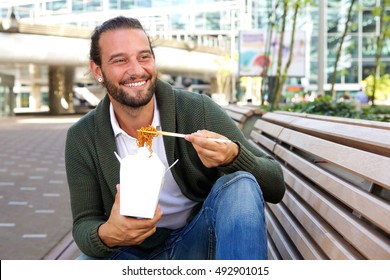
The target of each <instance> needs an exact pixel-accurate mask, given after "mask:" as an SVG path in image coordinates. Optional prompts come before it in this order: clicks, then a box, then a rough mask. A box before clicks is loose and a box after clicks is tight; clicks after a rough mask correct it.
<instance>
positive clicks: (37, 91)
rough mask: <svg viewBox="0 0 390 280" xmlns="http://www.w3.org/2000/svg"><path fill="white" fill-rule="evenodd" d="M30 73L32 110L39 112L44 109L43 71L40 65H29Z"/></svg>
mask: <svg viewBox="0 0 390 280" xmlns="http://www.w3.org/2000/svg"><path fill="white" fill-rule="evenodd" d="M29 72H30V76H31V81H32V83H31V95H30V102H29V103H30V109H33V110H34V111H39V110H40V109H41V107H42V92H41V84H40V79H41V69H40V66H38V65H33V64H31V65H29Z"/></svg>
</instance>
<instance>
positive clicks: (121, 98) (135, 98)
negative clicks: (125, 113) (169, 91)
mask: <svg viewBox="0 0 390 280" xmlns="http://www.w3.org/2000/svg"><path fill="white" fill-rule="evenodd" d="M102 74H103V79H104V86H105V87H106V89H107V92H108V94H109V95H110V96H111V97H112V98H113V99H115V100H116V101H117V102H119V103H120V104H122V105H125V106H127V107H131V108H134V109H136V108H140V107H143V106H145V105H146V104H148V103H149V102H150V100H151V99H152V98H153V95H154V92H155V90H156V78H155V77H151V79H150V81H151V84H150V86H149V87H148V88H147V89H144V90H137V91H135V94H133V95H130V94H128V93H127V92H126V91H125V90H123V88H121V87H120V86H116V85H115V84H114V83H112V82H111V81H110V80H109V79H108V78H107V77H106V75H104V73H102ZM149 78H150V77H149ZM128 82H129V81H128V80H126V81H121V82H120V84H125V83H128Z"/></svg>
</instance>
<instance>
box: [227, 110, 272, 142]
mask: <svg viewBox="0 0 390 280" xmlns="http://www.w3.org/2000/svg"><path fill="white" fill-rule="evenodd" d="M223 108H224V109H225V111H226V113H227V114H228V115H229V116H230V117H231V119H232V120H233V121H234V122H235V123H236V124H237V126H238V128H240V129H241V130H242V132H243V133H244V135H245V137H249V136H250V132H251V131H252V129H253V126H254V124H255V122H256V120H257V119H259V118H260V117H261V116H262V115H263V114H264V113H265V111H264V110H262V109H260V108H259V107H258V106H256V105H250V104H248V105H237V104H229V105H226V106H224V107H223Z"/></svg>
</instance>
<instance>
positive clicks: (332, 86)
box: [330, 0, 355, 99]
mask: <svg viewBox="0 0 390 280" xmlns="http://www.w3.org/2000/svg"><path fill="white" fill-rule="evenodd" d="M354 4H355V0H351V4H350V6H349V9H348V15H347V20H346V22H345V25H344V32H343V34H342V35H341V38H340V45H339V48H338V50H337V54H336V61H335V63H334V68H333V74H332V79H331V89H330V94H331V95H332V97H333V99H336V92H335V90H334V84H335V83H336V75H337V64H338V62H339V60H340V56H341V53H342V51H343V44H344V39H345V36H346V35H347V32H348V30H349V28H350V22H351V18H352V11H353V6H354Z"/></svg>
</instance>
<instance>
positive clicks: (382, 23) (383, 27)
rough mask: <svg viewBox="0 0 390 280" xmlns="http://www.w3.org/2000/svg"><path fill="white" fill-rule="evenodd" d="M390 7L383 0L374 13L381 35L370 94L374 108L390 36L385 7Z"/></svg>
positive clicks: (379, 36)
mask: <svg viewBox="0 0 390 280" xmlns="http://www.w3.org/2000/svg"><path fill="white" fill-rule="evenodd" d="M389 5H390V0H381V5H380V7H376V9H374V11H373V15H374V16H378V17H379V35H378V36H377V38H376V52H375V67H374V70H373V73H372V76H373V82H372V89H371V94H370V101H371V104H372V106H375V96H376V91H377V85H378V81H379V80H380V76H381V62H380V59H381V55H382V49H383V43H384V42H385V40H386V38H387V37H389V36H390V23H389V22H390V20H389V16H388V15H386V13H385V7H388V6H389Z"/></svg>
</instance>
